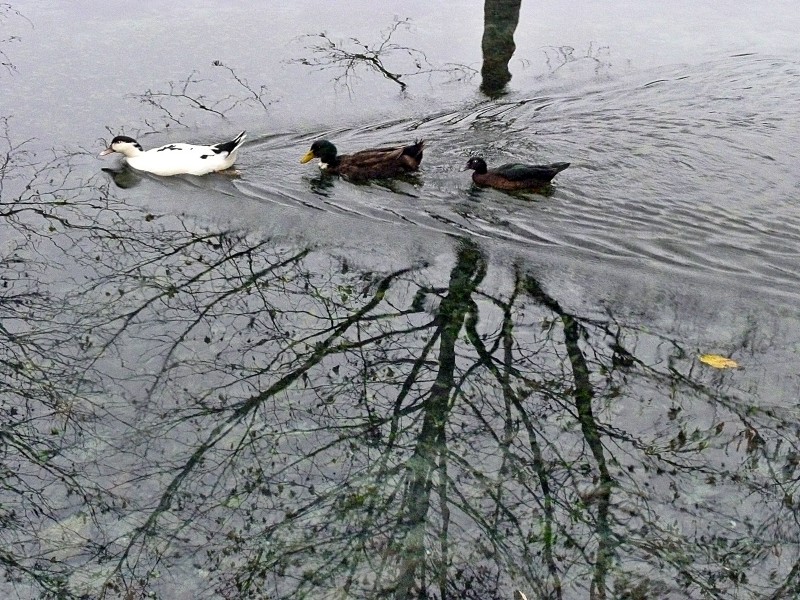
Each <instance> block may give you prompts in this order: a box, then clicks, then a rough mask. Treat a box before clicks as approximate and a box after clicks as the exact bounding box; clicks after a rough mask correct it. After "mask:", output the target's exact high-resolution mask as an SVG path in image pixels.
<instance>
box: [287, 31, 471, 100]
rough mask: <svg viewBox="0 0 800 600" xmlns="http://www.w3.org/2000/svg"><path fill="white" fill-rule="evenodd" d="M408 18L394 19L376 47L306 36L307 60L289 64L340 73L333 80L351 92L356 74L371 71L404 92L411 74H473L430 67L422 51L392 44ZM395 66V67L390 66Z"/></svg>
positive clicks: (464, 69) (455, 68)
mask: <svg viewBox="0 0 800 600" xmlns="http://www.w3.org/2000/svg"><path fill="white" fill-rule="evenodd" d="M409 26H410V22H409V20H408V19H402V20H395V22H394V23H392V25H391V26H390V27H389V28H388V29H386V30H385V31H383V32H382V39H381V40H380V41H379V42H377V43H375V44H366V43H363V42H361V41H359V40H358V39H356V38H350V39H348V40H347V41H346V42H338V41H335V40H332V39H331V38H330V37H328V34H326V33H320V34H316V35H311V36H306V37H309V38H311V39H313V40H314V43H312V44H311V45H309V46H307V47H306V49H307V50H309V51H310V52H311V56H310V57H308V58H300V59H297V60H294V61H292V62H295V63H299V64H303V65H307V66H311V67H317V68H319V69H320V70H329V69H333V70H335V71H338V72H339V74H338V75H337V76H336V77H335V78H334V81H335V82H336V83H339V84H341V85H343V86H344V87H346V88H347V90H348V91H352V88H351V82H352V80H353V79H355V78H357V77H358V74H359V71H361V70H365V71H372V72H374V73H378V74H380V75H381V76H383V77H385V78H386V79H389V80H390V81H392V82H394V83H396V84H397V85H398V86H400V90H401V91H405V89H406V87H407V86H408V84H407V83H406V81H405V79H407V78H408V77H411V76H414V75H424V74H433V73H446V74H448V75H450V76H452V77H455V78H456V79H459V80H460V79H465V78H468V77H471V76H472V75H473V74H474V69H472V68H470V67H467V66H466V65H461V64H446V65H443V66H440V67H437V66H435V65H432V64H431V63H430V62H429V61H428V57H427V56H426V55H425V53H424V52H422V51H421V50H417V49H415V48H411V47H409V46H403V45H401V44H398V43H396V42H394V41H392V37H393V36H394V35H395V34H396V33H397V31H398V30H399V29H404V28H408V27H409ZM390 63H395V64H397V66H389V65H390Z"/></svg>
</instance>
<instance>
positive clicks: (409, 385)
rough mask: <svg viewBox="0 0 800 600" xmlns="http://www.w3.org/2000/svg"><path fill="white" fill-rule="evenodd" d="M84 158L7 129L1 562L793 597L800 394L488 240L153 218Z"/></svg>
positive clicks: (230, 588) (295, 587)
mask: <svg viewBox="0 0 800 600" xmlns="http://www.w3.org/2000/svg"><path fill="white" fill-rule="evenodd" d="M11 146H13V145H11ZM16 146H17V147H18V146H19V144H16ZM22 150H24V147H23V148H22ZM14 156H16V157H17V158H14ZM51 158H52V159H53V160H55V162H53V163H52V164H51V163H50V162H49V161H50V160H51ZM68 158H69V157H63V156H54V157H47V159H44V158H42V159H39V158H37V157H33V156H27V155H26V157H25V159H24V160H23V158H22V157H21V156H20V155H19V153H18V152H16V153H12V159H11V160H10V161H7V162H6V167H5V171H4V173H5V178H4V179H2V180H1V181H2V182H3V185H4V188H3V196H2V198H3V203H2V205H0V210H1V211H4V212H3V213H2V214H3V220H2V222H0V225H2V227H3V231H4V233H6V232H8V233H14V234H16V237H15V238H14V239H16V240H17V244H16V246H14V247H10V249H7V250H4V254H3V256H2V258H3V262H2V277H3V279H2V282H5V283H8V285H7V286H5V287H3V288H1V289H0V294H1V295H0V316H2V328H0V344H1V345H2V346H1V347H2V357H1V359H2V361H3V364H4V366H5V367H7V368H5V369H4V370H3V372H2V373H0V386H2V387H0V390H2V397H0V410H2V411H3V415H2V416H3V418H4V426H3V429H2V431H3V436H2V443H3V446H2V448H3V452H4V455H3V463H2V468H3V471H2V472H3V479H2V487H0V503H2V513H0V514H2V517H3V524H4V529H3V531H2V534H0V535H2V536H3V542H4V550H3V552H2V553H0V560H1V561H2V562H3V564H4V566H5V567H6V570H7V573H8V575H7V576H6V578H7V579H8V578H15V579H16V580H17V581H20V582H24V585H26V586H28V587H29V588H31V589H34V590H35V591H36V590H41V591H42V594H43V595H44V596H45V597H64V598H69V597H71V596H72V597H78V596H80V595H82V594H83V595H86V596H87V597H102V596H105V597H108V598H118V597H122V598H140V597H147V596H148V595H158V596H162V597H176V596H178V595H179V594H185V595H193V597H199V598H219V597H222V598H264V597H270V598H288V597H293V598H294V597H310V596H312V595H313V596H315V597H319V596H328V595H331V596H332V595H337V594H338V595H343V596H347V597H365V598H366V597H370V598H372V597H378V596H381V597H386V596H392V597H395V598H410V597H412V596H414V597H437V598H445V597H462V598H470V599H471V598H475V599H477V598H495V597H497V598H508V597H510V596H511V593H510V592H511V590H513V589H516V588H519V589H522V590H524V591H525V592H526V594H527V595H528V597H530V598H576V597H580V598H584V597H589V598H598V599H599V598H623V597H629V598H635V597H654V598H667V597H699V596H702V595H705V596H708V597H720V598H721V597H731V596H732V595H737V596H739V597H743V598H753V599H754V598H761V597H772V598H776V599H777V598H791V597H793V596H794V595H795V594H796V592H797V586H798V575H797V573H798V569H797V568H796V567H794V565H795V564H796V563H797V560H798V556H797V536H798V528H797V526H796V523H795V521H794V513H795V501H794V497H795V496H796V495H797V487H798V483H797V482H798V478H797V465H798V464H799V463H800V461H798V460H797V456H798V455H800V451H798V448H797V438H796V435H795V430H796V415H794V414H793V413H792V412H791V411H790V410H788V409H785V408H784V409H779V408H776V407H769V408H761V407H759V406H753V403H752V401H751V395H750V394H749V393H745V392H742V391H739V390H736V389H735V388H732V387H730V386H728V387H725V384H724V381H723V382H722V383H721V382H720V381H719V380H712V379H710V378H708V377H706V376H705V375H704V374H703V373H696V372H694V371H693V370H692V369H693V367H692V363H691V360H690V359H688V358H687V356H688V353H687V352H686V351H685V350H684V349H683V348H682V347H681V344H680V343H679V342H678V341H674V340H670V339H665V338H663V337H659V336H658V335H657V334H655V333H652V332H648V331H645V330H640V329H637V328H634V327H630V326H626V325H625V324H623V323H619V322H617V320H616V319H615V317H614V316H613V315H611V316H608V317H607V318H603V319H600V318H586V317H582V316H580V315H578V314H575V313H574V312H572V311H570V310H569V309H567V308H565V307H564V306H562V302H560V301H559V299H557V298H555V297H553V296H552V295H551V294H548V293H547V291H546V289H545V288H544V287H543V286H542V285H541V284H540V283H539V282H538V281H537V280H536V278H535V277H534V275H533V274H532V273H530V272H527V271H526V270H525V269H524V268H523V267H522V266H520V267H518V268H515V269H510V270H508V269H499V268H497V267H493V266H492V265H491V264H490V263H489V261H488V260H487V257H486V256H485V255H484V254H483V253H482V251H481V249H480V248H479V247H478V246H477V245H476V244H474V243H472V242H469V241H463V242H461V243H460V244H459V245H458V247H457V248H456V250H455V252H454V254H453V259H452V263H453V264H452V266H451V268H450V269H449V270H447V271H438V270H436V269H432V268H423V267H419V268H406V269H399V270H396V271H393V272H388V273H374V272H364V271H359V270H357V269H354V268H353V266H352V265H350V264H348V263H346V262H345V261H342V260H338V259H335V258H334V257H331V256H330V255H328V254H327V253H325V252H323V251H312V250H309V249H304V248H298V247H293V246H290V245H280V244H276V243H275V242H273V241H270V240H264V239H258V238H253V237H251V236H248V235H245V234H242V233H237V232H230V231H225V232H223V231H215V230H208V229H205V228H203V227H201V226H199V225H197V224H195V223H192V222H191V221H188V220H182V219H179V218H177V217H171V216H159V215H146V214H138V213H136V211H133V210H130V209H126V208H125V207H124V206H122V205H119V204H117V203H115V201H114V199H113V196H111V195H110V192H109V190H108V189H107V188H106V187H99V186H98V185H97V183H96V182H78V181H75V175H74V174H73V173H71V172H70V169H69V160H68ZM47 165H49V166H47ZM11 167H13V168H11ZM43 168H46V169H49V171H47V172H48V175H49V176H48V177H44V175H43V174H42V172H41V169H43ZM37 173H38V175H37ZM23 175H24V176H23ZM56 175H58V177H56ZM31 181H34V182H35V183H34V184H33V185H31V186H30V189H26V188H28V184H29V183H30V182H31ZM51 184H52V185H51ZM56 184H58V186H60V187H61V188H63V189H64V190H67V192H66V193H65V194H62V193H61V192H59V191H58V187H54V186H55V185H56ZM64 197H67V198H69V202H61V203H60V202H59V199H60V198H64ZM34 198H36V199H38V201H39V203H40V205H39V206H38V210H40V211H43V213H44V215H43V214H41V213H39V212H36V211H34V210H33V208H34V206H33V204H34ZM16 200H20V202H16ZM42 223H45V224H52V225H53V228H54V229H53V230H52V231H51V230H50V229H49V228H48V227H41V224H42ZM36 225H39V226H38V227H37V226H36ZM9 239H10V238H9ZM50 264H54V265H56V266H55V267H51V266H50ZM33 269H36V270H37V277H35V278H34V277H31V276H30V272H31V271H32V270H33ZM26 273H27V274H28V275H27V276H26ZM731 523H736V526H733V525H731ZM787 557H789V558H788V559H787ZM20 585H22V584H20ZM20 595H22V594H20ZM36 595H37V594H36V593H31V594H28V597H36Z"/></svg>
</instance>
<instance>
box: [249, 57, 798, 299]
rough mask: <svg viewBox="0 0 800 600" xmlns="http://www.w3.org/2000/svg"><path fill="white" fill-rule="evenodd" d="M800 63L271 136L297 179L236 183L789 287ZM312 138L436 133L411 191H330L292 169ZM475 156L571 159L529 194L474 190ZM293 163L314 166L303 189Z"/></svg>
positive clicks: (722, 67) (370, 139)
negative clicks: (548, 185) (470, 161)
mask: <svg viewBox="0 0 800 600" xmlns="http://www.w3.org/2000/svg"><path fill="white" fill-rule="evenodd" d="M799 73H800V67H799V66H798V64H796V63H791V62H787V61H782V60H778V59H774V58H762V57H759V56H756V55H748V56H738V57H730V58H728V59H724V60H719V61H714V62H711V63H706V64H701V65H697V66H693V67H673V68H669V69H659V70H658V71H655V72H651V73H647V74H638V75H632V76H629V77H626V78H625V79H623V80H616V81H608V80H604V81H600V82H595V83H593V84H591V86H589V87H586V88H585V89H579V90H573V91H572V92H571V93H569V94H564V93H562V94H561V95H557V94H548V93H546V90H545V93H543V94H541V95H537V96H533V97H529V98H512V97H506V99H504V100H503V101H500V102H484V101H476V103H475V105H473V106H471V107H466V108H464V109H463V110H460V111H457V112H448V113H444V114H438V115H429V116H426V117H423V118H420V119H416V120H392V121H388V122H385V123H378V124H371V125H368V126H363V127H360V128H358V129H352V130H337V131H320V132H312V133H310V134H306V135H304V136H296V135H286V136H273V137H272V138H271V139H270V140H269V141H268V145H269V146H270V148H271V153H270V156H271V158H270V161H271V164H270V166H271V167H272V168H273V169H277V170H278V171H279V172H281V171H285V172H286V173H291V174H292V177H291V178H288V177H287V181H291V183H281V184H280V185H275V184H274V183H273V182H272V181H270V180H269V178H268V177H267V176H264V177H263V178H260V177H259V175H258V170H257V169H256V168H253V169H252V173H251V175H253V176H251V177H249V180H250V183H249V184H247V185H241V187H240V190H241V191H242V193H244V194H245V195H247V196H250V197H252V198H258V199H259V201H267V202H275V203H276V204H279V205H286V206H294V207H296V208H305V209H307V207H313V208H316V209H319V210H323V211H331V212H337V213H343V214H350V215H352V216H354V218H356V219H369V220H373V221H379V222H380V221H387V222H393V223H396V224H405V225H406V226H410V227H421V228H423V229H430V230H432V231H437V232H445V233H450V234H456V235H474V236H478V237H480V238H482V239H485V240H486V239H488V240H497V241H499V242H503V243H511V244H512V245H514V246H516V247H517V248H518V249H519V250H520V251H521V252H524V251H525V250H526V248H535V249H536V250H537V251H540V252H541V251H545V250H547V251H552V252H558V253H561V254H567V255H572V256H573V257H574V259H575V260H586V259H587V258H591V259H593V260H594V259H597V258H601V259H603V258H605V259H614V260H615V261H619V260H622V261H626V260H627V261H628V262H629V263H630V265H631V268H632V269H636V268H639V269H641V268H645V267H646V268H648V269H658V268H662V269H666V270H667V271H678V272H691V273H692V274H698V275H702V274H703V273H708V274H718V275H728V276H729V275H734V276H736V277H741V278H746V279H749V280H752V282H753V283H755V284H759V283H761V284H764V285H770V286H776V287H779V288H783V289H794V287H796V281H797V269H796V268H795V267H794V265H793V263H794V260H793V259H794V255H795V249H796V248H797V245H798V242H800V226H799V225H800V223H798V220H800V216H799V215H798V211H797V208H796V206H795V203H796V197H797V191H798V184H797V176H796V173H797V172H798V166H800V164H798V163H800V161H799V160H798V150H797V148H799V147H800V132H799V131H798V128H797V127H796V114H795V113H796V106H798V101H800V78H798V77H797V75H798V74H799ZM543 85H545V86H546V81H544V82H543ZM316 137H331V138H332V139H335V141H336V143H337V145H338V146H339V147H340V149H341V150H342V151H343V152H347V151H352V150H356V149H361V148H365V147H370V146H375V145H386V144H389V143H403V142H408V141H410V140H413V139H415V138H424V139H426V140H428V149H427V151H426V155H425V160H424V162H423V171H422V173H421V175H420V177H419V178H418V180H417V181H415V182H412V183H402V184H401V186H405V188H402V187H401V188H400V189H397V188H394V189H393V188H391V187H381V186H379V185H374V184H373V185H358V186H356V185H352V184H348V183H346V182H341V181H334V182H332V185H329V186H328V187H325V188H321V187H319V186H316V184H315V182H314V180H315V177H316V172H315V171H314V169H313V168H307V167H299V165H298V164H296V163H297V158H298V157H299V155H300V154H301V153H302V152H303V151H304V150H305V146H306V145H307V144H308V143H310V141H311V140H312V139H314V138H316ZM472 154H482V155H483V156H485V157H486V159H487V162H489V163H490V165H491V164H499V163H502V162H508V161H511V160H516V161H524V162H552V161H557V160H568V161H570V162H571V163H572V166H571V167H570V169H568V170H567V171H565V172H564V173H561V174H560V175H559V177H558V178H557V179H556V180H555V184H554V186H553V188H552V195H551V196H550V197H543V196H536V195H532V196H529V197H528V198H527V199H526V198H525V197H524V196H523V197H516V196H509V195H507V194H504V193H501V192H497V191H494V190H475V189H472V186H471V181H470V179H469V174H467V173H461V172H460V171H459V169H460V168H461V166H462V165H463V164H464V162H465V161H466V158H467V157H468V156H470V155H472ZM282 157H285V158H282ZM300 168H307V171H306V172H305V174H304V176H303V177H302V178H301V179H299V183H298V178H297V177H296V173H297V171H298V169H300ZM398 192H400V193H398ZM643 265H644V267H643Z"/></svg>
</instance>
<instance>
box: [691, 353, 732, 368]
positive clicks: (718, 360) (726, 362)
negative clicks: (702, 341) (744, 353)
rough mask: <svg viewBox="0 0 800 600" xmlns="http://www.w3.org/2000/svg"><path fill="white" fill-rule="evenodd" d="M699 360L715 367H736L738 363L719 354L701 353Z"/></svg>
mask: <svg viewBox="0 0 800 600" xmlns="http://www.w3.org/2000/svg"><path fill="white" fill-rule="evenodd" d="M700 362H701V363H705V364H707V365H708V366H710V367H714V368H715V369H736V368H738V367H739V363H737V362H736V361H735V360H733V359H732V358H726V357H724V356H720V355H719V354H701V355H700Z"/></svg>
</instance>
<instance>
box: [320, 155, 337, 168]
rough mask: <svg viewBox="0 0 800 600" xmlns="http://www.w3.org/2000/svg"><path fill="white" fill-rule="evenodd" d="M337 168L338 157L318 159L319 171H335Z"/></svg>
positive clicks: (321, 157)
mask: <svg viewBox="0 0 800 600" xmlns="http://www.w3.org/2000/svg"><path fill="white" fill-rule="evenodd" d="M338 166H339V157H338V156H336V155H333V156H320V157H319V168H320V169H323V170H324V169H335V168H336V167H338Z"/></svg>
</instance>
